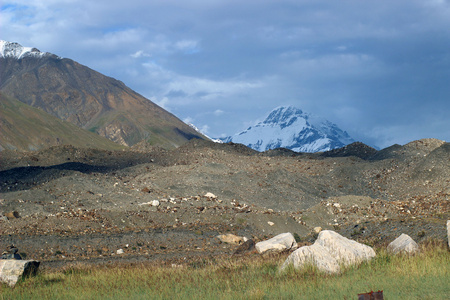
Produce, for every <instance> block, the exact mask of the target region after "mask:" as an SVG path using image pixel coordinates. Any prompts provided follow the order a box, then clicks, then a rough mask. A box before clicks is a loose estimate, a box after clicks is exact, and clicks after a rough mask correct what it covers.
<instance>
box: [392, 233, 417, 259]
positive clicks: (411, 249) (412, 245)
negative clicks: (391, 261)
mask: <svg viewBox="0 0 450 300" xmlns="http://www.w3.org/2000/svg"><path fill="white" fill-rule="evenodd" d="M387 250H388V251H389V252H391V253H394V254H396V253H400V252H403V253H408V254H413V253H416V252H418V251H419V245H417V243H416V242H415V241H414V240H413V239H412V238H411V237H410V236H409V235H407V234H404V233H402V234H401V235H400V236H399V237H398V238H396V239H395V240H393V241H392V242H391V243H390V244H389V245H388V246H387Z"/></svg>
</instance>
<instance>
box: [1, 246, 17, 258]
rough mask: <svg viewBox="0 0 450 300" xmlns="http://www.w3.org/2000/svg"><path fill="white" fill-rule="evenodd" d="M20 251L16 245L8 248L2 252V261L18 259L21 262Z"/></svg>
mask: <svg viewBox="0 0 450 300" xmlns="http://www.w3.org/2000/svg"><path fill="white" fill-rule="evenodd" d="M18 251H19V249H17V248H16V247H15V246H14V245H11V246H8V247H7V248H6V251H3V252H2V256H1V259H17V260H21V259H22V257H21V256H20V254H19V253H17V252H18Z"/></svg>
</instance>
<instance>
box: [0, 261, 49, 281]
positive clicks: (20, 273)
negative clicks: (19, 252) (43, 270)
mask: <svg viewBox="0 0 450 300" xmlns="http://www.w3.org/2000/svg"><path fill="white" fill-rule="evenodd" d="M39 264H40V262H39V261H35V260H16V259H0V282H4V283H6V284H8V285H9V286H11V287H13V286H14V285H16V283H17V281H18V280H19V279H20V278H22V277H27V276H34V275H36V273H37V271H38V269H39Z"/></svg>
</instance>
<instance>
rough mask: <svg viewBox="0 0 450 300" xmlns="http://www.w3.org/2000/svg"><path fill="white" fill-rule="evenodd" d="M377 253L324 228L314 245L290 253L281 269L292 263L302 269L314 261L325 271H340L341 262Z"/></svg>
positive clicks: (360, 258) (350, 262)
mask: <svg viewBox="0 0 450 300" xmlns="http://www.w3.org/2000/svg"><path fill="white" fill-rule="evenodd" d="M375 255H376V254H375V251H374V250H373V249H372V248H371V247H369V246H367V245H363V244H360V243H358V242H356V241H353V240H350V239H348V238H346V237H343V236H342V235H340V234H338V233H336V232H334V231H331V230H323V231H321V232H320V233H319V236H318V238H317V240H316V241H315V243H314V244H313V245H312V246H305V247H301V248H299V249H297V250H296V251H294V252H293V253H292V254H291V255H289V257H288V258H287V259H286V261H285V262H284V264H283V265H282V267H281V270H284V269H285V268H287V266H289V265H290V264H293V266H294V267H295V268H297V269H300V268H303V267H304V266H305V265H307V264H308V263H312V264H313V265H314V266H316V267H317V268H318V269H319V270H321V271H323V272H326V273H339V272H340V266H339V265H340V264H343V265H352V264H358V263H361V262H363V261H365V260H369V259H371V258H372V257H374V256H375Z"/></svg>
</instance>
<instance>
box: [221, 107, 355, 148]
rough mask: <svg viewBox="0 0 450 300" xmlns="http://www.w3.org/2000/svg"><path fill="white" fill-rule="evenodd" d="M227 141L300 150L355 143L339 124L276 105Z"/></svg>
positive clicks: (254, 146) (251, 146)
mask: <svg viewBox="0 0 450 300" xmlns="http://www.w3.org/2000/svg"><path fill="white" fill-rule="evenodd" d="M224 141H226V142H234V143H240V144H244V145H247V146H248V147H250V148H253V149H255V150H258V151H266V150H269V149H275V148H281V147H282V148H287V149H291V150H293V151H297V152H319V151H328V150H332V149H336V148H340V147H343V146H345V145H347V144H350V143H352V142H354V140H353V139H352V138H351V137H350V136H349V135H348V134H347V132H345V131H343V130H341V129H339V127H337V125H336V124H333V123H331V122H330V121H327V120H325V119H323V118H320V117H318V116H315V115H312V114H308V113H305V112H303V111H302V110H301V109H298V108H296V107H293V106H287V107H285V106H280V107H277V108H275V109H274V110H272V111H271V112H270V113H269V115H268V116H267V117H266V119H265V120H264V121H262V122H259V123H257V124H255V125H254V126H251V127H249V128H248V129H247V130H245V131H243V132H240V133H238V134H235V135H233V136H231V137H228V138H226V139H224Z"/></svg>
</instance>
